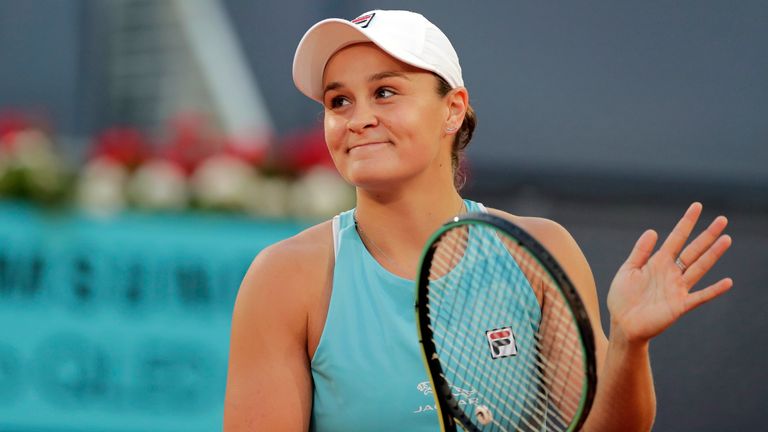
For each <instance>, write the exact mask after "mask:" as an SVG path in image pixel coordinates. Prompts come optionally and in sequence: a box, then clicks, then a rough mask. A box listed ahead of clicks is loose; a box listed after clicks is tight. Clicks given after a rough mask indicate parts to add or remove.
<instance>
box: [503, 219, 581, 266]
mask: <svg viewBox="0 0 768 432" xmlns="http://www.w3.org/2000/svg"><path fill="white" fill-rule="evenodd" d="M488 212H489V213H491V214H493V215H495V216H499V217H502V218H504V219H506V220H508V221H510V222H512V223H514V224H515V225H517V226H519V227H520V228H522V229H524V230H525V231H526V232H527V233H529V234H530V235H532V236H533V237H534V238H535V239H536V240H538V241H539V243H541V244H542V245H543V246H544V247H545V248H546V249H547V250H548V251H549V252H550V253H552V254H553V255H554V256H555V258H556V259H557V260H558V261H560V256H563V257H564V258H565V257H566V255H570V254H572V253H575V252H578V253H579V254H581V250H579V247H578V245H577V244H576V240H574V239H573V236H571V234H570V233H569V232H568V230H566V229H565V227H563V226H562V225H560V224H559V223H557V222H555V221H553V220H551V219H546V218H542V217H530V216H518V215H513V214H511V213H507V212H505V211H502V210H497V209H488Z"/></svg>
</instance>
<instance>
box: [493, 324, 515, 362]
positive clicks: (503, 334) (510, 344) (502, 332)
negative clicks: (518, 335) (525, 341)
mask: <svg viewBox="0 0 768 432" xmlns="http://www.w3.org/2000/svg"><path fill="white" fill-rule="evenodd" d="M485 336H486V337H487V338H488V346H489V347H490V348H491V358H494V359H497V358H501V357H510V356H516V355H517V347H516V346H515V334H514V333H512V328H511V327H504V328H500V329H495V330H488V331H486V332H485Z"/></svg>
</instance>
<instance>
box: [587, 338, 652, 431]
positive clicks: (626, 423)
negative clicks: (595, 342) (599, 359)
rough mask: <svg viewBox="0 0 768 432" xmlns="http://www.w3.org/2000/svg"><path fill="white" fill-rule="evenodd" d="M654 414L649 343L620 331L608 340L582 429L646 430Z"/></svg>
mask: <svg viewBox="0 0 768 432" xmlns="http://www.w3.org/2000/svg"><path fill="white" fill-rule="evenodd" d="M655 415H656V396H655V393H654V388H653V376H652V374H651V364H650V357H649V353H648V342H643V343H637V342H633V343H629V342H627V341H626V340H624V338H622V337H621V335H620V332H619V331H616V332H614V331H612V332H611V337H610V338H609V339H608V350H607V353H606V356H605V361H604V362H603V365H602V367H601V369H600V371H599V372H598V384H597V392H596V394H595V401H594V404H593V405H592V410H591V411H590V414H589V417H588V418H587V421H586V423H585V425H584V429H583V430H585V431H589V432H595V431H597V432H603V431H622V432H628V431H648V430H650V429H651V426H652V425H653V420H654V417H655Z"/></svg>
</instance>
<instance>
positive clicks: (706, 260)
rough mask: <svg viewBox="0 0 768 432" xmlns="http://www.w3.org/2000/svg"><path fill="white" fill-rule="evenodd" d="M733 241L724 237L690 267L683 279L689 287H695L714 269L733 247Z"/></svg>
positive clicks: (727, 236) (728, 237)
mask: <svg viewBox="0 0 768 432" xmlns="http://www.w3.org/2000/svg"><path fill="white" fill-rule="evenodd" d="M731 244H733V240H732V239H731V236H729V235H724V236H721V237H720V238H718V239H717V241H715V243H714V244H713V245H712V247H710V248H709V249H707V251H706V252H704V254H703V255H702V256H701V257H699V259H697V260H696V261H694V263H693V264H691V266H690V267H688V269H687V270H686V271H685V273H683V279H684V280H685V281H686V283H687V284H688V286H689V287H693V286H694V285H696V283H697V282H698V281H699V280H701V278H702V277H704V275H705V274H707V272H708V271H709V270H710V269H711V268H712V267H714V265H715V264H716V263H717V261H718V260H719V259H720V257H722V256H723V254H724V253H725V251H727V250H728V248H730V247H731Z"/></svg>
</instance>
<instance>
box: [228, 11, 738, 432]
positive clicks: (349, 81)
mask: <svg viewBox="0 0 768 432" xmlns="http://www.w3.org/2000/svg"><path fill="white" fill-rule="evenodd" d="M294 81H295V82H296V85H297V87H298V88H299V90H301V91H302V92H303V93H305V94H306V95H307V96H309V97H310V98H312V99H315V100H317V101H318V102H320V103H322V104H323V106H324V127H325V138H326V142H327V145H328V149H329V151H330V153H331V156H332V157H333V160H334V162H335V164H336V167H337V169H338V171H339V173H340V174H341V175H342V176H343V177H344V178H345V179H346V180H347V181H348V182H350V183H351V184H353V185H354V186H355V187H356V191H357V192H356V193H357V206H356V208H355V209H353V210H350V211H348V212H345V213H342V214H341V215H339V216H337V217H336V218H334V220H333V221H328V222H325V223H322V224H320V225H317V226H314V227H312V228H309V229H307V230H306V231H304V232H302V233H300V234H298V235H297V236H295V237H292V238H290V239H287V240H285V241H282V242H280V243H278V244H275V245H273V246H271V247H269V248H267V249H265V250H264V251H262V252H261V253H260V254H259V255H258V256H257V257H256V259H255V260H254V262H253V264H252V265H251V268H250V269H249V270H248V273H247V274H246V276H245V278H244V280H243V283H242V286H241V289H240V292H239V294H238V298H237V301H236V305H235V310H234V316H233V321H232V339H231V353H230V363H229V376H228V382H227V394H226V404H225V416H224V424H225V429H226V430H227V431H236V430H270V431H272V430H297V431H298V430H307V429H308V428H312V429H313V430H336V431H339V430H409V431H416V430H429V431H434V430H438V421H437V417H436V416H435V413H434V409H433V405H432V404H433V401H432V394H431V392H430V389H429V388H428V378H427V375H426V371H425V369H424V366H423V364H422V361H421V357H420V354H419V346H418V341H417V338H416V330H415V323H414V317H413V315H414V314H413V296H414V292H413V290H414V285H415V284H414V283H413V280H414V279H415V275H416V272H417V266H418V260H419V256H420V253H421V250H422V248H423V246H424V244H425V243H426V241H427V239H428V237H429V236H430V234H432V233H433V232H434V231H435V230H437V228H438V227H439V226H440V225H441V224H442V223H443V222H445V221H446V220H447V219H449V218H451V217H453V216H454V215H456V214H458V213H463V212H466V211H488V212H491V213H494V214H496V215H499V216H502V217H505V218H508V219H509V220H511V221H512V222H514V223H516V224H517V225H519V226H521V227H522V228H524V229H525V230H527V231H528V232H529V233H531V234H532V235H534V236H535V237H536V238H537V239H538V240H539V241H540V242H542V243H543V244H544V245H545V246H546V247H547V248H548V249H549V250H550V251H551V252H552V253H553V254H554V255H555V257H556V258H557V259H558V261H559V262H560V263H561V264H562V265H563V267H564V268H565V270H566V272H567V273H568V274H569V275H570V277H571V279H572V280H573V281H574V284H575V286H576V287H577V289H578V291H579V293H580V294H581V297H582V299H583V300H584V303H585V305H586V307H587V309H588V312H589V314H590V319H591V320H592V323H593V327H594V328H595V333H596V334H595V337H596V341H597V342H596V357H597V359H598V375H599V379H598V382H599V385H598V389H597V394H596V398H595V402H594V405H593V408H592V411H591V413H590V415H589V417H588V419H587V423H586V425H585V430H591V431H594V430H600V431H602V430H622V431H629V430H648V429H650V427H651V425H652V423H653V418H654V414H655V397H654V392H653V382H652V376H651V370H650V362H649V356H648V344H649V341H650V339H651V338H652V337H654V336H656V335H657V334H659V333H660V332H662V331H663V330H664V329H665V328H667V327H668V326H669V325H671V324H672V323H673V322H675V321H676V320H677V319H678V318H679V317H680V316H682V315H683V314H685V313H686V312H688V311H690V310H691V309H693V308H695V307H696V306H698V305H700V304H702V303H704V302H706V301H709V300H711V299H713V298H715V297H717V296H719V295H721V294H723V293H724V292H725V291H727V290H728V289H729V288H730V287H731V286H732V281H731V280H730V279H727V278H726V279H723V280H721V281H719V282H717V283H715V284H713V285H711V286H709V287H706V288H704V289H702V290H699V291H696V292H690V290H691V288H692V287H693V285H694V284H696V282H698V281H699V279H701V277H702V276H703V275H704V274H705V273H706V272H707V271H708V270H709V269H710V268H711V267H712V266H713V265H714V264H715V262H716V261H717V260H718V259H719V258H720V257H721V256H722V254H723V253H724V252H725V251H726V249H728V247H729V246H730V243H731V240H730V237H728V236H727V235H722V232H723V230H724V228H725V226H726V223H727V221H726V219H725V218H724V217H722V216H721V217H718V218H716V219H715V220H714V221H713V222H712V224H711V225H710V226H709V227H708V228H707V229H706V230H705V231H704V232H703V233H702V234H701V235H699V236H698V237H696V239H695V240H693V241H692V242H691V243H689V244H688V245H687V246H685V243H686V242H687V239H688V237H689V235H690V234H691V231H692V230H693V227H694V225H695V223H696V221H697V219H698V217H699V215H700V213H701V205H700V204H698V203H695V204H693V205H691V207H690V208H689V209H688V211H687V212H686V213H685V215H684V216H683V218H682V219H681V220H680V222H679V223H678V224H677V226H676V227H675V229H674V230H673V231H672V233H671V234H670V236H669V237H668V238H667V239H666V240H665V241H664V243H663V245H662V246H661V247H660V249H659V250H658V251H657V252H656V253H653V249H654V246H655V244H656V240H657V235H656V233H655V232H653V231H651V230H649V231H646V232H645V233H644V234H643V235H642V236H640V238H639V240H638V241H637V243H636V245H635V247H634V248H633V249H632V251H631V253H630V255H629V258H628V259H627V261H626V262H625V263H624V265H622V267H621V268H620V269H619V271H618V273H617V275H616V277H615V279H614V281H613V283H612V285H611V289H610V292H609V295H608V309H609V311H610V313H611V331H610V338H606V337H605V335H604V333H603V332H602V330H601V326H600V317H599V307H598V300H597V295H596V290H595V283H594V280H593V277H592V274H591V271H590V269H589V266H588V264H587V262H586V260H585V258H584V256H583V254H582V253H581V251H580V250H579V248H578V246H577V245H576V243H575V241H574V240H573V238H572V237H571V236H570V235H569V234H568V232H567V231H566V230H565V229H564V228H562V227H561V226H559V225H558V224H556V223H555V222H552V221H549V220H545V219H540V218H532V217H522V216H516V215H512V214H508V213H505V212H502V211H499V210H494V209H486V208H485V207H483V206H482V205H481V204H479V203H475V202H472V201H470V200H463V199H462V198H461V196H460V195H459V192H458V190H457V183H460V181H457V174H458V173H457V169H458V166H459V163H458V162H459V157H460V153H461V150H462V149H463V148H464V147H465V146H466V145H467V143H468V142H469V139H470V138H471V136H472V131H473V129H474V124H475V118H474V113H473V111H472V109H471V108H470V106H469V95H468V92H467V89H466V88H464V86H463V81H462V77H461V68H460V66H459V62H458V58H457V56H456V53H455V52H454V50H453V47H452V46H451V44H450V42H449V41H448V39H447V38H446V36H445V35H444V34H443V33H442V32H441V31H440V30H439V29H438V28H437V27H435V26H434V25H433V24H431V23H430V22H429V21H427V20H426V19H425V18H424V17H422V16H421V15H418V14H415V13H411V12H404V11H372V12H368V13H366V14H363V15H362V16H360V17H359V18H357V19H355V20H352V21H345V20H325V21H323V22H320V23H318V24H316V25H315V26H314V27H312V28H311V29H310V30H309V31H308V32H307V34H306V35H305V36H304V38H303V39H302V41H301V42H300V44H299V47H298V49H297V52H296V56H295V59H294ZM459 180H460V179H459Z"/></svg>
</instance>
